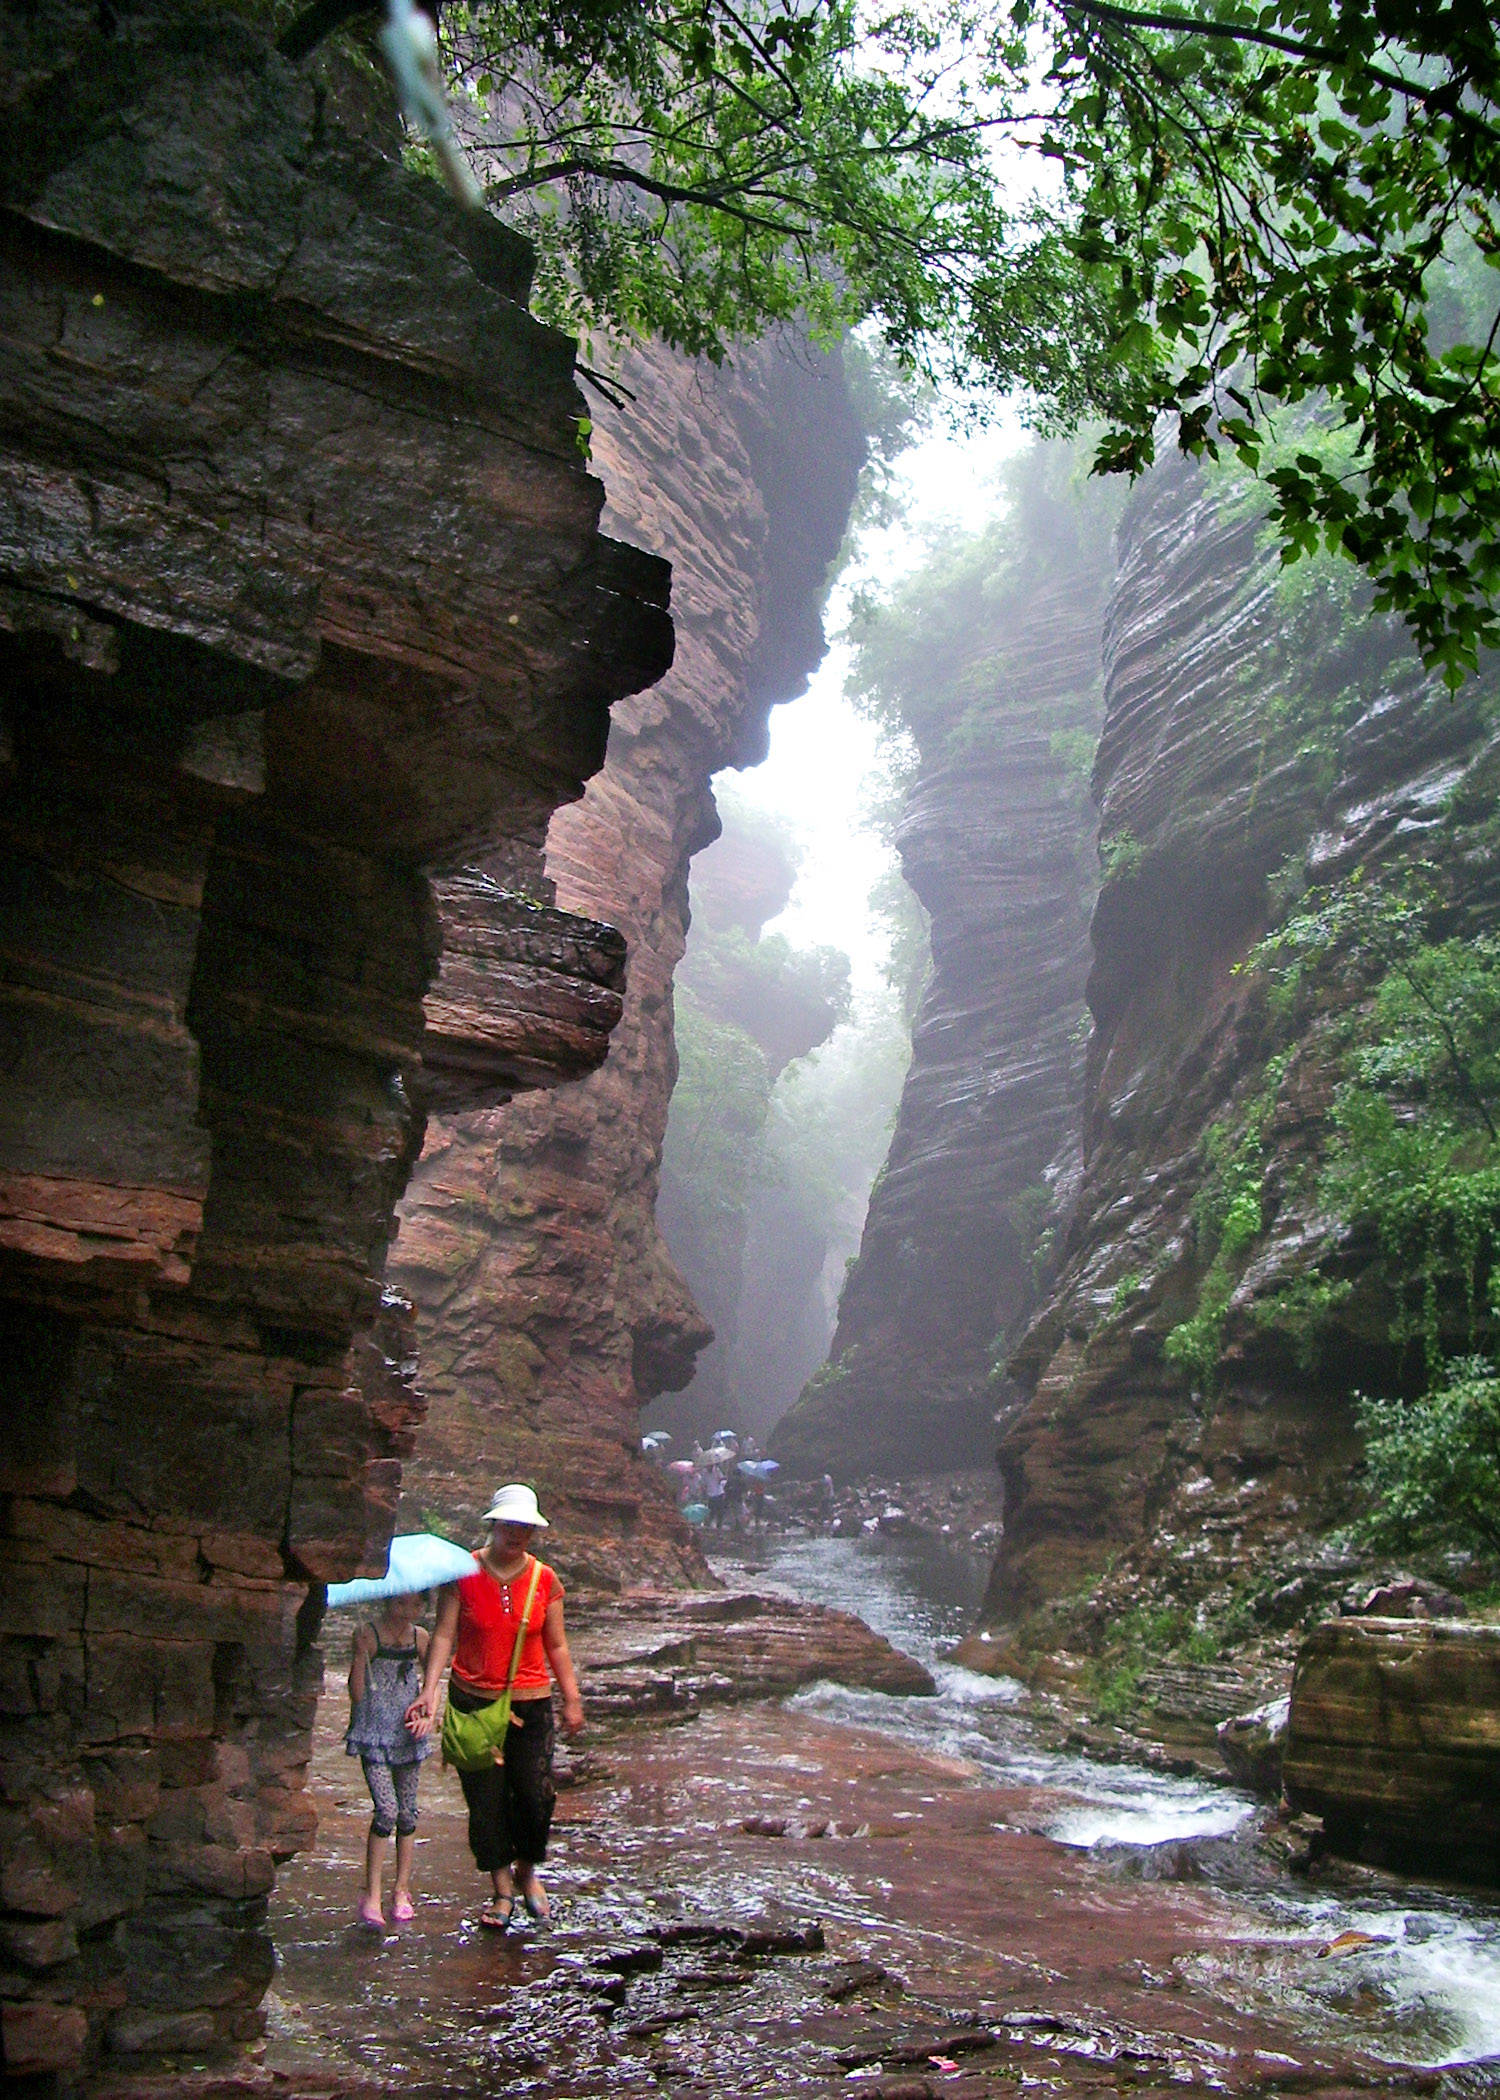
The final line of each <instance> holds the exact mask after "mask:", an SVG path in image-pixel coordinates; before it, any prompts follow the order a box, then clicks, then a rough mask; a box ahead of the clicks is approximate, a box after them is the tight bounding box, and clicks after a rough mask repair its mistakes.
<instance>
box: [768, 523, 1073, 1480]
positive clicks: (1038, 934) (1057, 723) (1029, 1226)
mask: <svg viewBox="0 0 1500 2100" xmlns="http://www.w3.org/2000/svg"><path fill="white" fill-rule="evenodd" d="M1109 566H1110V563H1109V556H1108V551H1107V547H1105V548H1101V547H1099V546H1098V545H1096V544H1094V543H1093V542H1088V543H1086V544H1085V545H1084V546H1082V547H1075V548H1074V549H1072V550H1071V553H1070V554H1064V555H1061V556H1059V557H1058V558H1055V559H1042V560H1040V561H1038V562H1037V564H1036V568H1035V571H1034V572H1033V571H1032V570H1031V569H1030V568H1029V567H1028V568H1027V570H1026V586H1025V588H1024V589H1020V590H1014V591H1013V592H1011V593H1010V594H1009V595H1007V597H1006V600H1005V605H1006V610H1005V613H1004V616H1003V618H1002V619H1001V620H999V621H998V622H997V623H996V626H995V629H994V631H985V630H981V631H976V632H975V633H974V634H973V636H972V638H971V639H970V640H969V641H968V643H967V647H968V648H969V650H970V652H971V654H972V656H973V658H974V660H975V661H974V667H973V671H972V675H971V677H970V678H969V679H968V680H967V681H966V682H967V683H968V685H969V689H970V690H971V691H972V692H973V693H974V696H975V697H974V699H973V700H972V701H971V703H970V706H969V709H968V710H967V712H966V715H965V717H964V719H963V721H962V723H961V725H960V724H955V723H953V722H952V721H949V722H948V724H947V731H946V734H938V733H936V731H924V730H922V729H920V728H919V731H918V734H919V736H921V737H922V752H923V756H922V763H921V766H920V769H919V772H918V775H917V778H916V781H915V784H914V785H913V787H912V790H911V792H910V795H909V797H908V800H907V802H906V806H905V809H904V812H903V814H902V817H901V821H900V825H899V829H898V831H897V835H896V843H897V846H898V848H899V850H900V854H901V864H902V870H903V873H904V874H905V876H906V879H907V881H908V882H909V883H910V884H911V886H912V888H913V889H914V890H915V891H916V893H917V896H918V897H919V898H920V899H921V901H922V903H923V905H924V906H925V907H926V909H927V911H928V913H929V914H930V918H931V944H932V971H931V975H930V978H929V980H928V983H927V987H926V990H925V992H924V994H923V997H922V1002H921V1006H920V1009H919V1011H918V1014H917V1020H916V1024H915V1027H914V1029H913V1033H912V1062H911V1070H910V1073H909V1075H908V1077H907V1081H906V1085H905V1089H904V1091H903V1093H902V1096H901V1106H900V1111H899V1114H898V1117H897V1122H896V1130H895V1134H894V1137H893V1139H892V1143H891V1148H890V1152H889V1155H888V1157H887V1160H886V1164H885V1166H884V1168H883V1169H882V1171H881V1174H880V1176H879V1177H878V1179H877V1181H876V1184H875V1188H874V1190H873V1191H872V1193H871V1198H870V1206H869V1210H868V1213H867V1215H866V1219H865V1227H864V1236H863V1239H862V1241H861V1245H860V1251H859V1257H858V1260H857V1261H856V1263H855V1264H854V1267H853V1268H852V1270H851V1271H850V1274H849V1277H848V1280H847V1282H846V1284H845V1286H844V1291H843V1296H842V1298H841V1300H840V1304H839V1318H838V1327H837V1330H836V1332H835V1334H834V1337H833V1341H832V1344H831V1346H830V1348H829V1352H828V1362H827V1364H826V1366H825V1367H824V1369H823V1370H822V1371H821V1372H820V1373H819V1374H818V1375H817V1376H816V1377H815V1378H814V1380H813V1381H812V1383H811V1384H810V1385H809V1386H808V1388H807V1389H806V1391H805V1392H804V1394H803V1396H802V1398H801V1399H800V1400H799V1401H798V1402H797V1404H796V1405H795V1406H794V1407H793V1408H792V1410H791V1411H790V1412H789V1413H788V1414H787V1415H785V1416H784V1417H783V1418H782V1421H781V1422H780V1424H779V1425H778V1427H777V1429H776V1431H775V1433H774V1436H773V1439H772V1444H771V1448H772V1450H773V1451H774V1452H775V1454H776V1456H777V1457H778V1459H780V1460H781V1461H782V1462H783V1463H785V1464H787V1465H789V1466H791V1467H792V1468H794V1469H795V1470H796V1471H798V1472H801V1473H804V1474H812V1475H816V1474H819V1473H822V1472H825V1471H826V1472H829V1473H831V1474H832V1475H833V1476H834V1478H835V1479H848V1478H850V1477H852V1476H855V1475H859V1474H865V1473H869V1472H876V1473H888V1474H899V1473H902V1472H925V1471H940V1470H942V1469H944V1468H948V1467H953V1466H962V1465H974V1464H982V1463H985V1462H987V1461H988V1459H989V1457H990V1454H991V1452H992V1450H993V1447H994V1435H993V1429H992V1416H993V1414H994V1411H995V1408H996V1404H997V1401H998V1400H999V1399H1000V1397H1001V1396H1000V1394H999V1393H998V1391H997V1390H996V1389H995V1388H994V1387H993V1386H992V1384H991V1382H990V1373H991V1369H992V1366H993V1363H994V1360H995V1356H996V1350H997V1346H998V1344H999V1343H1000V1342H1001V1340H1002V1339H1003V1337H1004V1336H1005V1335H1006V1333H1007V1332H1009V1331H1011V1330H1013V1329H1014V1328H1015V1326H1016V1325H1017V1323H1018V1322H1019V1320H1020V1319H1021V1318H1022V1317H1023V1316H1024V1314H1025V1312H1026V1311H1027V1309H1028V1307H1029V1305H1030V1303H1031V1297H1032V1274H1031V1255H1032V1250H1033V1247H1034V1244H1035V1239H1036V1232H1037V1226H1038V1214H1039V1210H1040V1208H1041V1207H1044V1206H1045V1202H1046V1192H1045V1190H1044V1189H1043V1187H1042V1176H1043V1172H1044V1169H1046V1167H1047V1166H1048V1164H1049V1162H1050V1161H1051V1160H1052V1158H1053V1155H1054V1154H1055V1153H1056V1152H1057V1150H1058V1148H1059V1146H1060V1145H1061V1144H1062V1143H1063V1141H1064V1139H1065V1137H1066V1136H1067V1134H1068V1132H1069V1129H1070V1126H1071V1125H1072V1123H1073V1122H1074V1120H1075V1119H1076V1115H1077V1103H1078V1097H1079V1094H1080V1091H1081V1084H1082V1053H1081V1050H1080V1049H1079V1047H1078V1042H1077V1035H1078V1025H1079V1022H1080V1019H1081V1017H1082V1012H1083V1004H1082V1002H1083V986H1084V979H1085V977H1086V975H1087V970H1088V909H1089V900H1090V898H1091V895H1092V891H1093V887H1094V875H1093V837H1094V816H1093V808H1092V805H1091V803H1090V801H1089V797H1088V791H1087V784H1086V775H1085V774H1084V771H1083V769H1082V768H1081V767H1080V765H1079V758H1078V748H1079V747H1080V746H1082V747H1084V748H1088V747H1091V744H1092V738H1093V735H1094V732H1095V730H1096V728H1097V724H1098V721H1099V718H1100V714H1101V712H1102V699H1101V695H1100V674H1099V632H1100V623H1101V619H1102V614H1103V606H1104V599H1105V592H1106V589H1107V584H1108V573H1109ZM1009 582H1010V579H1009V578H1007V579H1006V583H1007V584H1008V583H1009ZM958 646H959V648H960V649H963V648H965V646H966V643H965V640H964V638H962V637H960V639H959V643H958ZM914 712H915V709H914Z"/></svg>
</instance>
